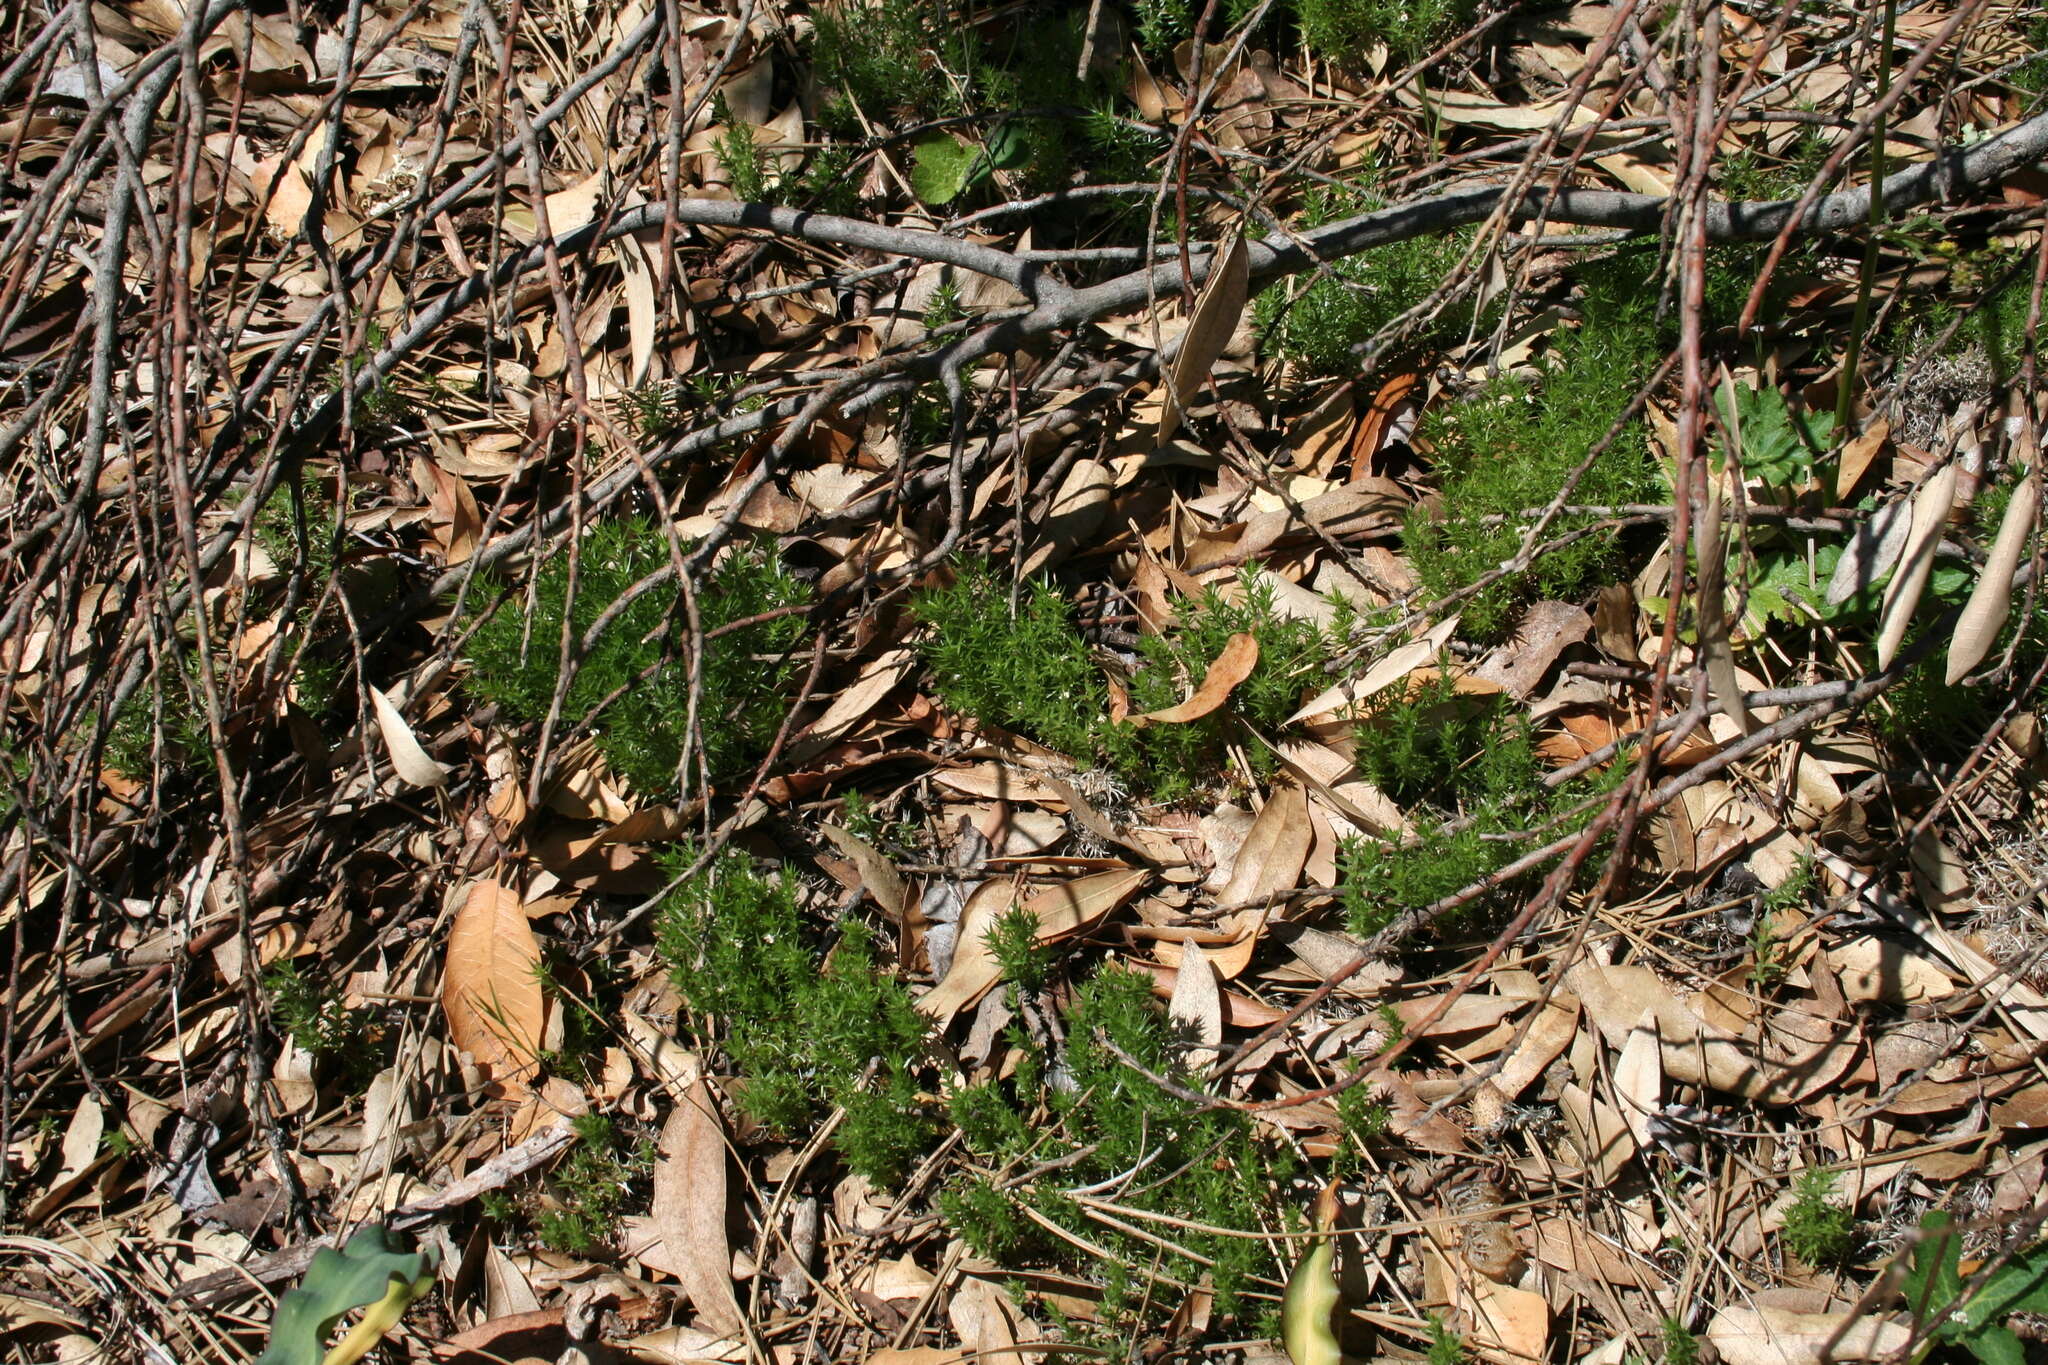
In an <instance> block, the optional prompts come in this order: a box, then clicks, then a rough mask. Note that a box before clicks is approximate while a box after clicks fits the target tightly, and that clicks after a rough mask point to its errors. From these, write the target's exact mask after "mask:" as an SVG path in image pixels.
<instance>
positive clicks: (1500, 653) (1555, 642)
mask: <svg viewBox="0 0 2048 1365" xmlns="http://www.w3.org/2000/svg"><path fill="white" fill-rule="evenodd" d="M1592 628H1593V618H1592V617H1590V616H1588V615H1587V614H1586V613H1585V611H1584V610H1583V609H1581V608H1579V607H1576V606H1573V605H1572V604H1571V603H1569V602H1537V603H1534V604H1532V605H1531V606H1530V608H1529V610H1528V611H1526V612H1524V613H1522V619H1521V620H1520V621H1517V622H1516V623H1515V629H1514V632H1513V633H1512V634H1511V635H1510V636H1509V637H1508V640H1507V643H1505V644H1503V645H1501V646H1500V647H1499V648H1498V649H1496V650H1494V651H1493V652H1492V653H1491V654H1489V655H1487V656H1486V657H1485V658H1484V659H1483V660H1481V661H1480V664H1479V667H1478V668H1476V669H1474V670H1473V673H1474V675H1475V676H1477V677H1481V678H1485V679H1486V680H1487V681H1489V682H1496V683H1499V684H1500V685H1501V687H1502V688H1503V689H1504V690H1505V691H1506V692H1508V693H1509V694H1510V695H1511V696H1513V697H1514V698H1516V699H1517V700H1518V701H1527V700H1528V699H1529V696H1530V694H1531V693H1533V692H1534V691H1535V690H1536V688H1537V686H1538V685H1539V684H1541V683H1542V681H1543V678H1544V675H1545V674H1547V673H1549V671H1550V666H1551V665H1552V664H1554V663H1556V662H1557V656H1558V655H1560V654H1562V653H1564V651H1565V650H1566V648H1568V647H1569V646H1571V645H1575V644H1577V643H1578V642H1579V641H1581V640H1583V639H1585V638H1586V632H1587V631H1589V630H1591V629H1592Z"/></svg>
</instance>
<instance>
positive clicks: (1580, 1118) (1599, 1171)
mask: <svg viewBox="0 0 2048 1365" xmlns="http://www.w3.org/2000/svg"><path fill="white" fill-rule="evenodd" d="M1557 1107H1558V1110H1559V1112H1561V1113H1562V1114H1563V1115H1564V1121H1565V1127H1566V1128H1567V1129H1569V1130H1570V1132H1571V1135H1572V1140H1573V1142H1574V1143H1575V1144H1576V1146H1577V1148H1578V1157H1579V1160H1580V1161H1582V1162H1583V1163H1584V1164H1585V1168H1586V1174H1587V1177H1588V1178H1589V1179H1591V1180H1592V1181H1593V1183H1594V1184H1596V1185H1603V1186H1604V1185H1611V1184H1613V1183H1614V1181H1615V1180H1616V1179H1617V1178H1618V1177H1619V1176H1620V1175H1621V1173H1622V1171H1623V1170H1625V1169H1626V1168H1627V1167H1628V1164H1629V1162H1630V1161H1632V1160H1634V1159H1635V1155H1636V1141H1635V1138H1634V1137H1633V1136H1632V1135H1631V1134H1630V1132H1629V1127H1628V1123H1627V1121H1626V1120H1625V1119H1623V1117H1622V1115H1621V1111H1620V1110H1618V1109H1616V1108H1615V1107H1614V1106H1613V1105H1611V1104H1609V1103H1607V1101H1605V1100H1601V1099H1595V1098H1594V1097H1593V1096H1592V1095H1590V1094H1588V1093H1587V1092H1586V1089H1585V1087H1583V1086H1581V1085H1578V1084H1577V1083H1573V1084H1571V1085H1567V1086H1566V1087H1565V1088H1564V1089H1563V1091H1562V1092H1561V1093H1560V1094H1559V1095H1558V1103H1557Z"/></svg>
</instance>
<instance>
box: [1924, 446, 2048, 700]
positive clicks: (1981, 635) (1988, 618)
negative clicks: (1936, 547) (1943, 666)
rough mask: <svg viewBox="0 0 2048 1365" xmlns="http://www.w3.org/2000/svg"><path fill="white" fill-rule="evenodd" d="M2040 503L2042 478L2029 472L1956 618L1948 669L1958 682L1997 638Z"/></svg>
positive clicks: (1950, 682)
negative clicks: (1974, 586) (1980, 573)
mask: <svg viewBox="0 0 2048 1365" xmlns="http://www.w3.org/2000/svg"><path fill="white" fill-rule="evenodd" d="M2040 505H2041V481H2040V479H2039V478H2038V477H2034V476H2031V475H2030V476H2029V477H2028V478H2026V479H2024V480H2022V481H2021V483H2020V486H2019V487H2018V488H2016V489H2014V490H2013V494H2012V501H2011V502H2009V503H2007V504H2006V507H2005V520H2003V521H2001V522H1999V523H1998V539H1997V540H1996V541H1994V542H1992V546H1991V555H1990V557H1989V558H1988V559H1986V560H1985V562H1984V572H1983V574H1982V575H1981V576H1980V577H1979V578H1978V579H1977V586H1976V588H1974V589H1973V590H1972V591H1971V593H1970V600H1969V602H1968V603H1967V604H1966V605H1965V606H1964V607H1963V615H1962V618H1961V619H1960V620H1958V621H1957V622H1956V633H1955V636H1954V638H1952V639H1951V640H1950V641H1949V642H1948V674H1947V676H1946V678H1945V681H1946V682H1947V684H1948V685H1949V686H1950V687H1954V686H1955V685H1956V684H1957V683H1959V682H1961V681H1962V680H1963V677H1964V675H1965V674H1967V673H1968V672H1969V671H1970V670H1971V669H1973V668H1975V667H1976V666H1977V665H1978V664H1980V663H1983V662H1984V660H1985V658H1986V657H1988V656H1989V655H1990V653H1991V646H1992V645H1994V644H1996V643H1997V642H1998V632H1999V631H2000V630H2002V629H2004V627H2005V617H2006V613H2007V611H2008V610H2010V608H2011V606H2012V576H2013V573H2014V572H2015V571H2016V570H2017V569H2018V568H2019V566H2020V556H2021V555H2022V554H2024V553H2025V552H2026V548H2027V538H2028V536H2029V535H2031V534H2032V533H2033V530H2034V513H2035V511H2036V510H2037V509H2038V508H2039V507H2040Z"/></svg>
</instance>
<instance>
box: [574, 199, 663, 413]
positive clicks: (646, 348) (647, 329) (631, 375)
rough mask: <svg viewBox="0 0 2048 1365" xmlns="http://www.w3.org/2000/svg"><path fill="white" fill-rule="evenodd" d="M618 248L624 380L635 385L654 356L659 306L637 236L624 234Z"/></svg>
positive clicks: (644, 377) (641, 381)
mask: <svg viewBox="0 0 2048 1365" xmlns="http://www.w3.org/2000/svg"><path fill="white" fill-rule="evenodd" d="M556 230H557V231H560V229H559V228H558V229H556ZM656 240H657V241H658V240H659V236H658V234H657V235H656ZM618 252H619V271H620V275H621V277H622V278H623V280H624V284H625V292H626V342H627V346H628V348H629V351H630V354H631V365H630V367H629V368H628V370H627V372H626V383H627V384H628V385H629V386H630V387H632V388H636V389H637V388H639V387H640V386H641V385H642V384H645V383H646V382H647V367H648V365H649V364H650V363H652V361H653V359H654V333H655V328H656V327H657V325H658V324H659V323H660V310H659V305H658V304H657V303H656V301H655V297H654V267H653V266H652V265H651V264H649V262H648V258H647V256H646V255H645V254H644V252H643V249H642V247H641V243H640V241H639V239H638V238H637V237H628V238H626V239H625V240H624V241H622V242H620V243H619V244H618Z"/></svg>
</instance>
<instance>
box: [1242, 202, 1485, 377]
mask: <svg viewBox="0 0 2048 1365" xmlns="http://www.w3.org/2000/svg"><path fill="white" fill-rule="evenodd" d="M1385 206H1386V205H1385V201H1384V200H1383V199H1381V198H1380V197H1379V196H1378V195H1377V194H1375V193H1374V192H1373V191H1372V190H1371V189H1369V188H1361V189H1350V190H1336V189H1331V188H1328V187H1324V186H1319V187H1317V188H1315V189H1312V190H1310V191H1309V192H1308V194H1307V196H1306V197H1305V199H1304V201H1303V204H1302V210H1301V215H1300V223H1301V226H1302V227H1304V228H1316V227H1321V226H1323V225H1324V224H1326V223H1330V222H1334V221H1336V220H1337V219H1340V218H1348V217H1351V216H1353V215H1356V214H1360V213H1369V212H1371V211H1373V210H1375V209H1379V208H1384V207H1385ZM1471 236H1472V234H1471V231H1470V229H1464V228H1461V229H1458V230H1457V231H1454V232H1445V233H1437V234H1426V235H1424V236H1420V237H1413V238H1410V239H1409V240H1407V241H1405V242H1391V243H1389V244H1387V245H1386V246H1383V247H1377V248H1375V249H1374V250H1371V251H1366V252H1361V253H1359V254H1357V255H1355V256H1347V257H1345V258H1344V259H1343V260H1340V261H1333V262H1331V264H1330V266H1329V269H1328V270H1327V271H1319V272H1317V274H1316V275H1315V277H1314V278H1313V279H1308V280H1293V281H1287V282H1284V283H1281V284H1276V285H1274V286H1272V287H1271V288H1269V289H1267V290H1266V291H1265V292H1263V293H1261V294H1260V295H1259V296H1258V298H1257V299H1256V300H1254V302H1253V305H1252V318H1253V321H1254V323H1255V324H1256V326H1257V329H1258V333H1259V337H1260V339H1261V344H1262V345H1263V346H1264V347H1265V349H1266V350H1267V351H1268V352H1270V353H1272V354H1275V355H1280V356H1284V357H1286V358H1287V359H1289V360H1291V361H1293V362H1294V363H1295V364H1296V365H1297V366H1299V367H1300V368H1301V369H1302V370H1304V371H1306V372H1307V373H1310V374H1319V375H1321V374H1348V373H1351V372H1353V371H1355V370H1356V369H1357V368H1358V359H1359V357H1358V348H1359V347H1361V346H1363V345H1365V344H1366V343H1367V342H1368V341H1370V340H1372V338H1374V337H1375V336H1377V335H1378V334H1379V333H1380V332H1381V330H1383V329H1384V328H1385V327H1387V326H1388V325H1389V324H1390V323H1392V322H1393V320H1394V319H1395V318H1397V317H1399V316H1400V315H1401V314H1403V313H1405V312H1407V311H1408V310H1409V309H1410V308H1412V307H1414V306H1415V305H1416V304H1417V303H1420V302H1421V301H1422V300H1423V299H1425V298H1427V297H1428V296H1429V295H1430V294H1431V293H1433V292H1434V291H1435V290H1436V289H1437V288H1438V287H1440V286H1441V285H1442V284H1443V282H1444V279H1445V277H1446V276H1447V275H1449V273H1450V271H1451V269H1452V267H1454V266H1455V265H1456V264H1457V263H1458V260H1459V258H1460V257H1461V256H1462V255H1463V254H1464V251H1465V248H1466V246H1467V245H1468V244H1469V243H1470V241H1471ZM1471 321H1472V308H1471V306H1470V304H1469V303H1466V302H1462V301H1460V302H1453V303H1451V304H1450V305H1448V306H1446V307H1445V308H1444V309H1443V311H1442V312H1440V313H1438V314H1437V316H1436V318H1435V319H1434V320H1433V321H1431V322H1430V323H1429V324H1428V326H1427V327H1426V328H1425V329H1424V330H1423V331H1422V332H1421V333H1419V334H1418V335H1417V336H1416V337H1415V339H1414V344H1415V345H1417V346H1419V347H1424V348H1426V347H1428V346H1429V345H1431V344H1432V343H1437V342H1441V341H1444V340H1446V339H1448V338H1451V337H1454V336H1456V335H1457V334H1458V333H1460V332H1462V331H1463V330H1464V329H1465V328H1466V326H1467V325H1469V324H1470V322H1471Z"/></svg>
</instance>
